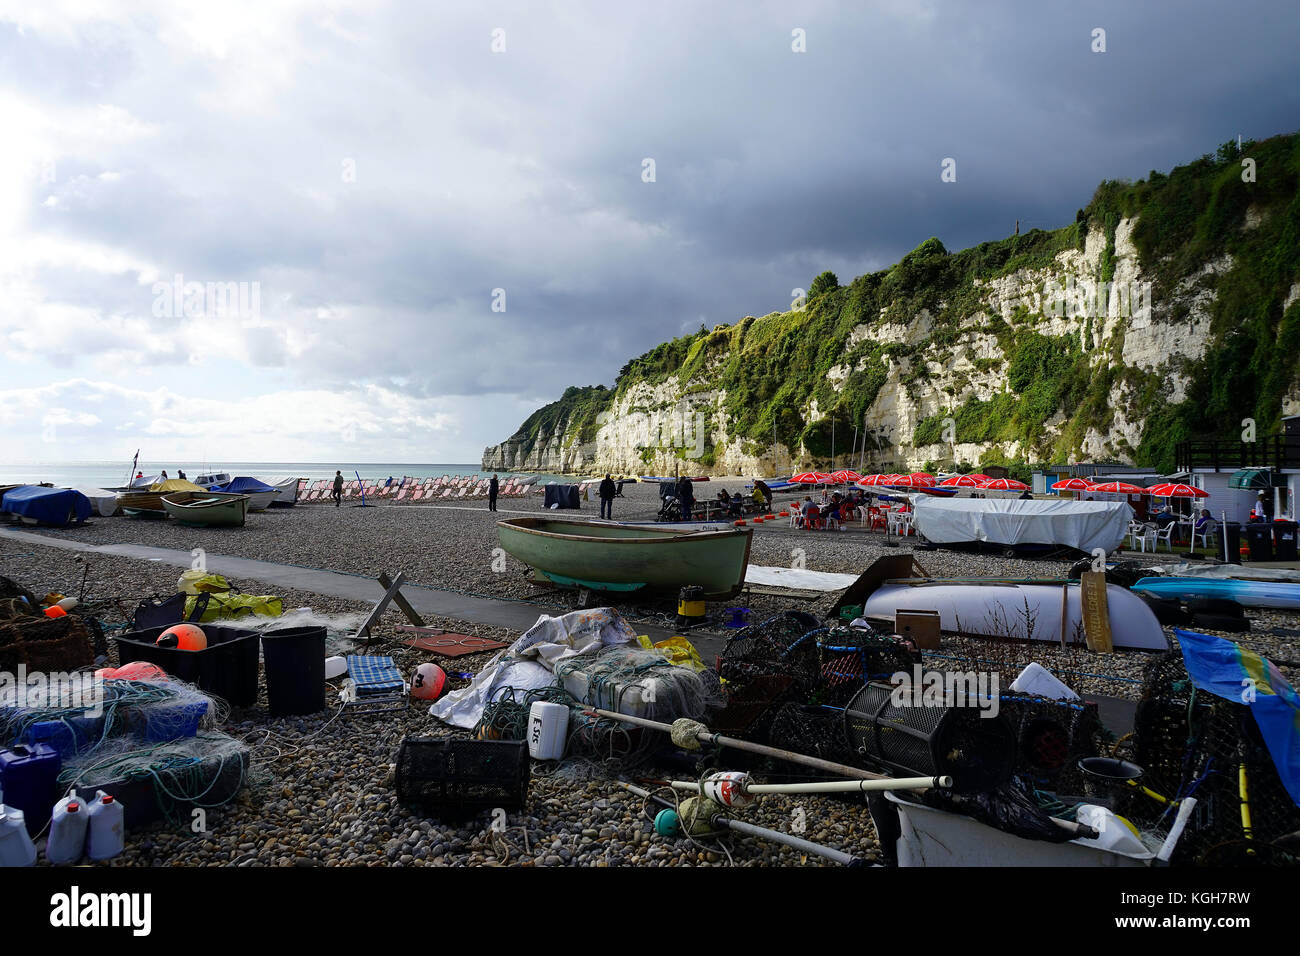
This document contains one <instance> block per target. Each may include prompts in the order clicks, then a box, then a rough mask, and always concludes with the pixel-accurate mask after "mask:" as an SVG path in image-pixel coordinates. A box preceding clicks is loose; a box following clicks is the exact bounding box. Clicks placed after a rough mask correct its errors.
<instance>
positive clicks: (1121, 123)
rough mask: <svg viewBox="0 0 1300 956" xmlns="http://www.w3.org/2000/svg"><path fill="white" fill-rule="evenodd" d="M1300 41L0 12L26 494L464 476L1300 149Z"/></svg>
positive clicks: (2, 290)
mask: <svg viewBox="0 0 1300 956" xmlns="http://www.w3.org/2000/svg"><path fill="white" fill-rule="evenodd" d="M1098 28H1100V29H1102V30H1104V31H1105V34H1104V43H1105V51H1104V52H1094V50H1093V47H1094V46H1095V45H1097V41H1096V40H1095V39H1094V30H1096V29H1098ZM1298 41H1300V18H1298V17H1297V16H1296V14H1295V12H1294V9H1293V8H1292V5H1291V4H1289V3H1256V2H1250V0H1236V2H1234V3H1233V4H1231V5H1229V6H1227V7H1225V6H1224V5H1223V4H1221V3H1208V2H1179V3H1156V2H1151V3H1140V4H1135V3H1131V2H1129V0H1123V2H1115V3H1087V2H1084V3H1071V4H1047V3H1042V2H1024V3H998V2H980V3H972V2H967V0H952V2H928V0H880V2H871V3H868V2H863V0H851V2H843V3H835V2H804V3H794V2H787V3H774V2H773V3H768V2H761V0H745V2H725V3H709V4H702V3H694V2H692V3H686V2H681V3H674V2H667V0H660V2H657V3H652V4H644V3H637V4H610V3H598V2H590V3H587V2H560V0H557V2H540V0H532V2H528V3H523V2H516V3H490V2H466V3H451V2H438V3H416V2H407V3H395V2H384V0H356V2H351V0H222V2H220V3H195V4H190V3H181V2H176V0H157V2H149V0H145V2H139V3H134V2H129V0H117V2H114V0H39V2H32V0H13V2H11V0H0V129H3V139H2V140H0V143H2V145H0V465H2V464H3V462H4V461H5V460H10V461H19V460H27V461H32V460H36V461H40V460H69V459H112V460H129V459H130V456H131V455H132V454H133V453H134V451H135V449H136V448H142V449H143V454H144V457H145V458H146V459H154V460H209V461H221V460H281V461H283V460H299V461H322V462H328V461H333V460H343V461H408V462H456V461H476V460H477V459H478V456H479V454H480V453H481V451H482V448H483V446H484V445H486V444H489V443H492V442H496V441H498V440H500V439H502V438H505V437H506V436H508V435H509V434H510V433H511V432H512V431H513V430H514V428H515V427H516V426H517V425H518V423H519V422H520V421H521V420H522V419H523V418H524V417H525V416H526V415H527V414H529V413H530V412H531V411H532V410H534V409H535V408H536V407H537V406H539V405H540V404H542V403H544V402H546V401H549V400H551V399H554V398H555V397H557V396H558V395H559V393H560V392H561V391H562V390H563V388H564V387H565V386H566V385H570V384H592V383H597V382H605V383H607V384H608V383H612V381H613V379H614V376H615V375H616V374H617V372H618V369H619V368H620V367H621V366H622V365H623V363H624V362H626V361H627V359H628V358H630V357H632V356H633V355H636V354H639V353H640V352H642V351H644V350H645V349H646V348H648V347H650V346H652V345H654V344H656V343H657V342H659V341H662V340H663V339H665V338H668V337H670V336H673V335H679V334H681V333H682V332H684V331H688V330H693V329H695V328H698V327H699V325H700V324H701V323H703V324H705V325H708V326H712V325H714V324H717V323H720V322H728V323H730V322H734V321H736V320H737V319H739V318H740V317H742V316H744V315H746V314H755V315H763V314H766V313H768V312H771V311H774V310H777V309H784V308H787V307H788V306H789V303H790V300H791V292H792V290H793V289H795V288H799V287H806V286H807V284H808V283H809V281H811V279H812V277H813V276H814V275H815V274H816V273H818V272H819V271H821V270H822V269H826V268H830V269H833V270H835V271H836V272H837V273H838V274H839V276H840V278H841V280H842V281H847V280H848V279H849V278H851V277H853V276H855V275H858V274H861V273H863V272H866V271H870V270H874V269H878V268H882V267H884V266H887V265H889V264H890V263H892V262H894V261H895V260H897V258H898V257H899V256H900V255H901V254H903V253H905V252H906V251H907V250H909V249H911V248H913V247H914V246H916V245H917V244H918V243H919V242H921V241H922V240H924V239H925V238H927V237H929V236H931V235H937V236H938V237H939V238H941V239H942V240H943V241H944V243H945V244H946V245H947V246H948V247H949V248H951V249H957V248H962V247H965V246H968V245H971V244H974V243H976V242H979V241H982V240H985V239H992V238H999V237H1002V236H1005V235H1007V234H1009V233H1010V232H1011V231H1012V229H1013V227H1014V222H1015V220H1016V219H1019V220H1020V221H1021V223H1022V228H1025V229H1028V228H1032V227H1034V226H1041V227H1044V228H1052V227H1055V226H1058V225H1062V224H1065V223H1068V222H1070V221H1072V220H1073V215H1074V211H1075V209H1076V208H1078V207H1080V206H1082V205H1084V204H1085V203H1086V202H1087V200H1088V198H1089V197H1090V195H1091V193H1092V190H1093V189H1094V187H1095V186H1096V184H1097V182H1098V181H1099V180H1101V179H1103V178H1116V177H1141V176H1144V175H1145V174H1146V173H1147V171H1148V170H1150V169H1152V168H1157V169H1165V170H1167V169H1168V168H1169V167H1170V166H1172V165H1176V164H1178V163H1180V162H1185V161H1187V160H1189V159H1192V158H1194V157H1196V156H1198V155H1200V154H1201V153H1204V152H1208V151H1212V150H1213V149H1214V147H1215V146H1216V145H1217V144H1218V143H1221V142H1223V141H1225V140H1228V139H1232V138H1235V137H1236V136H1238V135H1241V136H1243V137H1247V138H1252V137H1253V138H1263V137H1265V136H1268V135H1271V134H1274V133H1279V132H1287V131H1291V130H1293V129H1295V128H1297V127H1300V92H1298V89H1300V87H1298V84H1297V74H1296V68H1295V57H1296V53H1295V51H1296V49H1297V46H1300V42H1298ZM800 47H802V50H800V49H798V48H800ZM945 158H952V159H954V160H955V161H956V169H957V181H956V182H955V183H944V182H941V180H940V171H941V163H942V162H943V160H944V159H945ZM647 161H652V164H651V163H649V162H647ZM651 171H652V172H653V176H651V175H650V174H651ZM647 180H651V181H647ZM494 305H495V306H496V308H495V309H494Z"/></svg>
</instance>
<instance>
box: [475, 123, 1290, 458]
mask: <svg viewBox="0 0 1300 956" xmlns="http://www.w3.org/2000/svg"><path fill="white" fill-rule="evenodd" d="M1225 150H1226V151H1227V152H1228V155H1226V156H1225V155H1224V154H1225ZM1245 152H1246V154H1247V155H1250V156H1252V157H1255V158H1257V161H1258V167H1259V170H1260V175H1261V176H1263V174H1264V171H1265V170H1267V172H1268V174H1269V176H1271V177H1272V178H1271V180H1270V181H1269V183H1270V184H1269V187H1268V189H1266V190H1265V189H1252V188H1251V187H1253V186H1255V185H1256V184H1255V183H1247V182H1245V181H1244V180H1243V179H1242V174H1240V172H1239V170H1240V169H1241V165H1240V163H1239V162H1238V160H1239V158H1240V157H1238V156H1236V155H1232V154H1231V150H1229V149H1228V145H1227V144H1225V147H1223V148H1221V149H1220V155H1219V157H1218V158H1217V160H1216V159H1215V158H1212V157H1202V159H1201V160H1198V161H1196V162H1195V163H1193V164H1190V165H1189V166H1187V167H1180V168H1179V169H1176V170H1174V171H1173V172H1172V173H1171V174H1170V175H1169V176H1162V175H1160V174H1158V173H1153V174H1152V178H1151V180H1150V181H1149V182H1148V181H1143V182H1140V183H1137V184H1128V183H1105V184H1103V185H1102V187H1101V188H1099V189H1098V192H1097V195H1096V196H1094V198H1093V201H1092V203H1090V204H1089V206H1088V208H1087V210H1086V211H1085V210H1080V213H1079V216H1078V218H1077V221H1076V222H1075V224H1074V225H1072V226H1069V227H1066V228H1064V229H1059V230H1056V231H1054V232H1051V233H1046V232H1042V231H1041V230H1035V231H1034V232H1032V233H1030V234H1028V235H1026V236H1016V237H1012V238H1011V239H1006V240H1001V241H999V242H994V243H985V244H984V245H982V246H978V247H975V248H974V249H969V250H964V251H962V252H960V253H957V254H949V253H948V252H947V250H945V249H944V248H943V246H942V244H941V243H939V242H938V240H935V239H931V240H928V241H927V242H926V243H923V244H922V245H921V246H920V247H918V249H916V250H914V251H913V252H912V253H909V254H908V255H907V256H905V257H904V258H903V260H902V261H901V262H900V263H899V264H897V265H896V266H894V267H893V268H892V269H890V270H886V271H885V272H881V273H876V274H873V275H869V276H860V277H859V278H858V279H856V280H854V282H853V283H851V284H850V285H849V286H846V287H840V286H838V284H836V283H834V280H833V277H831V281H830V282H827V283H822V278H823V277H819V279H818V283H814V286H813V288H814V294H813V295H812V296H811V298H810V301H809V302H808V303H807V305H806V306H805V307H804V308H802V309H801V310H798V311H793V312H786V313H773V314H771V315H768V316H765V317H762V318H755V317H752V316H751V317H746V318H745V319H743V320H741V321H740V322H738V323H737V324H736V325H734V326H718V327H716V328H714V329H713V330H712V331H708V332H706V331H704V330H703V329H702V330H701V331H700V332H699V333H698V334H696V335H694V336H687V337H685V338H683V339H678V340H674V341H673V342H669V343H665V344H664V345H661V346H659V347H658V348H656V349H654V350H652V351H651V352H649V353H647V354H646V355H644V356H641V357H639V358H637V359H634V360H633V361H632V362H631V363H629V365H628V366H626V367H625V368H624V370H623V372H622V373H621V374H620V376H619V379H618V381H617V382H616V384H615V386H614V388H613V389H606V388H603V387H599V386H598V387H595V388H587V389H569V390H568V391H566V393H565V395H564V396H563V397H562V398H561V400H560V401H558V402H556V403H553V404H552V405H548V406H546V407H545V408H544V409H541V410H539V412H537V413H536V414H534V415H533V416H532V417H530V419H529V420H528V422H525V423H524V425H523V426H521V428H520V430H519V431H518V432H517V433H516V434H515V435H514V436H512V437H511V438H510V439H508V440H507V441H505V442H503V443H501V444H500V445H494V446H491V447H489V448H487V449H486V450H485V452H484V456H483V467H484V468H491V469H495V470H520V471H555V472H570V473H573V472H592V471H612V472H615V473H627V474H646V473H650V474H673V473H676V472H678V471H680V472H682V473H697V474H780V473H784V472H788V471H789V470H791V469H795V468H804V467H819V468H827V467H831V466H832V464H833V465H834V466H835V467H846V466H851V467H855V468H856V467H859V466H861V467H862V468H863V469H866V470H870V471H879V470H886V469H887V470H891V471H893V470H915V469H919V468H922V467H927V466H930V467H944V466H953V465H971V466H975V465H978V464H980V463H1014V462H1030V461H1044V460H1046V459H1049V458H1050V459H1052V460H1055V461H1059V460H1063V459H1070V460H1093V461H1116V462H1134V461H1136V460H1139V459H1140V460H1142V462H1143V463H1145V464H1152V465H1156V466H1160V467H1172V461H1171V458H1172V450H1173V445H1174V443H1175V442H1176V441H1179V440H1182V439H1184V438H1189V437H1210V436H1211V435H1213V434H1219V435H1222V436H1225V437H1227V436H1230V435H1233V434H1236V432H1237V431H1238V430H1239V429H1240V422H1241V420H1242V419H1243V418H1246V417H1254V418H1256V419H1257V421H1258V422H1259V426H1258V427H1259V431H1260V433H1261V434H1268V433H1269V432H1270V430H1273V429H1275V427H1276V423H1277V419H1278V418H1279V416H1280V415H1281V414H1295V413H1296V412H1297V411H1300V375H1298V374H1297V372H1298V368H1297V363H1298V361H1300V359H1298V356H1300V191H1298V187H1300V139H1298V138H1297V137H1296V136H1289V137H1276V138H1274V139H1272V140H1268V141H1266V142H1265V143H1262V144H1253V143H1252V144H1246V149H1245ZM1189 205H1190V207H1191V208H1190V213H1189V211H1188V207H1189ZM828 275H829V274H828ZM819 284H821V285H822V290H821V291H820V292H817V291H816V290H817V287H818V285H819ZM832 449H833V451H834V458H833V460H832V457H831V452H832Z"/></svg>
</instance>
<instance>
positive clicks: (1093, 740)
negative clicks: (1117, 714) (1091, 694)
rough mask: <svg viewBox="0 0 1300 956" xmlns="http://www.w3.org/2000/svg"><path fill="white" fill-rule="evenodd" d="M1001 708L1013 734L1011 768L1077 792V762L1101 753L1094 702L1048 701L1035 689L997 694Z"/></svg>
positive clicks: (1102, 733)
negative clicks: (1016, 752) (1016, 751)
mask: <svg viewBox="0 0 1300 956" xmlns="http://www.w3.org/2000/svg"><path fill="white" fill-rule="evenodd" d="M1001 713H1002V715H1003V716H1004V717H1006V719H1007V722H1008V723H1009V724H1010V725H1011V729H1012V730H1013V731H1014V733H1015V735H1016V741H1017V744H1018V745H1019V753H1020V755H1019V757H1018V759H1017V761H1016V770H1017V771H1018V772H1021V773H1026V774H1028V775H1029V776H1031V777H1033V778H1034V779H1035V780H1037V781H1038V782H1040V783H1049V784H1051V785H1052V787H1053V788H1054V789H1057V790H1058V791H1060V792H1065V793H1072V794H1075V793H1080V792H1081V790H1080V788H1081V786H1082V780H1081V779H1080V777H1079V773H1078V764H1079V761H1080V760H1082V759H1083V758H1085V757H1096V756H1099V755H1100V754H1101V749H1100V743H1101V740H1102V738H1103V737H1104V736H1105V729H1104V727H1103V726H1102V723H1101V717H1100V716H1099V714H1098V711H1097V705H1096V704H1095V703H1090V702H1087V701H1081V700H1051V699H1049V698H1046V697H1039V696H1038V695H1036V694H1014V693H1011V694H1003V695H1002V700H1001Z"/></svg>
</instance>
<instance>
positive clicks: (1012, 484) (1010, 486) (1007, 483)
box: [979, 478, 1029, 491]
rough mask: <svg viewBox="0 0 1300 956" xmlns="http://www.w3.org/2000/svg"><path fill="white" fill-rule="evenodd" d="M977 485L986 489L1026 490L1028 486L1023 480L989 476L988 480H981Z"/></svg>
mask: <svg viewBox="0 0 1300 956" xmlns="http://www.w3.org/2000/svg"><path fill="white" fill-rule="evenodd" d="M979 487H980V488H983V489H984V490H986V491H1028V490H1029V486H1028V485H1027V484H1025V483H1024V482H1023V481H1016V479H1014V478H990V479H989V480H988V481H981V482H980V483H979Z"/></svg>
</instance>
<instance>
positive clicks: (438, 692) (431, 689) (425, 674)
mask: <svg viewBox="0 0 1300 956" xmlns="http://www.w3.org/2000/svg"><path fill="white" fill-rule="evenodd" d="M446 686H447V672H446V671H444V670H443V669H442V668H441V667H439V666H438V665H437V664H432V663H429V664H421V665H420V666H419V667H417V668H416V669H415V676H414V677H413V678H411V696H412V697H415V698H418V699H420V700H437V699H438V698H439V697H441V696H442V689H443V688H444V687H446Z"/></svg>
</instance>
